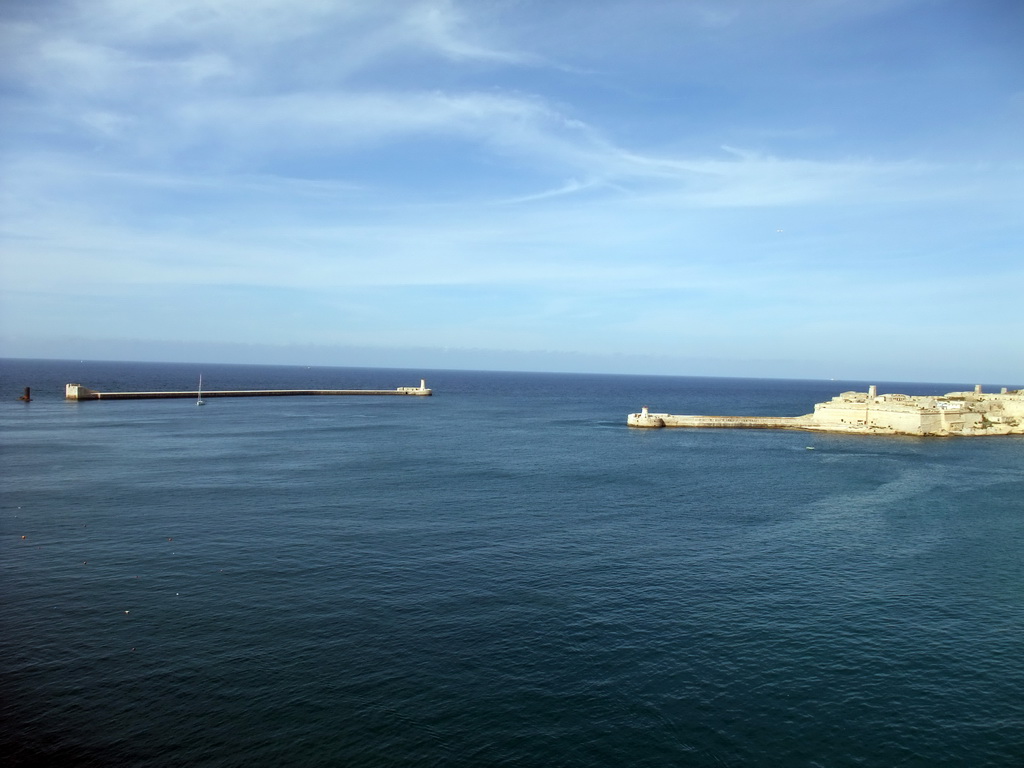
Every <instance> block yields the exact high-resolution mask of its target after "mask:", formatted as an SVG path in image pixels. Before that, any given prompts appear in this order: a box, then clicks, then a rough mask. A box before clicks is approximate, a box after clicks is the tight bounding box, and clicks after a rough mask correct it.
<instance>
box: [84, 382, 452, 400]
mask: <svg viewBox="0 0 1024 768" xmlns="http://www.w3.org/2000/svg"><path fill="white" fill-rule="evenodd" d="M200 394H202V397H203V399H204V400H205V399H207V398H214V397H295V396H303V395H306V396H309V395H333V396H337V395H353V396H354V395H372V396H400V397H401V396H405V397H428V396H430V395H432V394H433V390H431V389H428V388H427V385H426V382H425V381H420V386H418V387H398V388H397V389H220V390H217V389H214V390H205V389H204V390H203V391H202V393H200V392H199V391H198V390H195V389H193V390H178V391H170V392H98V391H97V390H95V389H90V388H89V387H83V386H82V385H81V384H67V385H66V386H65V388H64V396H65V398H66V399H68V400H161V399H168V398H182V399H184V398H191V399H193V400H196V399H198V398H199V396H200Z"/></svg>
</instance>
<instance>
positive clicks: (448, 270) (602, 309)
mask: <svg viewBox="0 0 1024 768" xmlns="http://www.w3.org/2000/svg"><path fill="white" fill-rule="evenodd" d="M0 25H2V26H0V36H2V39H0V51H2V52H0V56H2V59H3V61H2V68H0V78H2V79H0V110H2V118H3V119H2V122H0V161H2V166H0V174H2V176H0V193H2V195H3V197H2V204H0V247H2V261H0V279H2V285H0V290H2V295H0V353H2V354H6V355H8V356H23V357H69V358H103V359H149V360H184V361H197V362H203V361H207V360H216V361H227V362H265V363H285V364H316V365H383V366H393V367H431V368H491V369H509V370H523V369H525V370H563V371H574V370H578V371H593V372H636V373H665V374H680V375H728V376H755V377H756V376H765V377H783V378H833V377H834V378H840V379H867V380H871V379H875V380H881V381H884V380H890V381H892V380H902V381H907V380H911V381H964V382H973V381H975V380H977V381H984V382H991V383H1002V384H1006V385H1009V386H1024V319H1022V317H1024V313H1022V311H1021V296H1022V286H1024V251H1022V243H1024V183H1022V180H1024V46H1021V44H1020V41H1021V40H1022V39H1024V4H1021V3H1019V2H1015V1H1014V0H1005V1H1004V2H994V1H989V0H958V1H951V0H806V1H801V0H785V1H782V0H623V1H620V0H473V1H472V2H470V1H469V0H447V1H445V0H387V2H382V1H381V0H364V1H359V0H351V1H348V0H333V1H330V2H328V1H327V0H307V1H306V2H294V0H291V1H286V0H202V1H200V0H177V1H174V2H172V1H170V0H168V2H153V3H140V2H137V0H88V1H85V0H83V1H82V2H67V1H64V0H57V1H54V2H48V1H47V0H31V1H29V0H6V2H4V3H2V4H0Z"/></svg>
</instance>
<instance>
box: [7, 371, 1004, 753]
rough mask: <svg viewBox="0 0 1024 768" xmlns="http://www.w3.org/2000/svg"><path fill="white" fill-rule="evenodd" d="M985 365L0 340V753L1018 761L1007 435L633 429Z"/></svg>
mask: <svg viewBox="0 0 1024 768" xmlns="http://www.w3.org/2000/svg"><path fill="white" fill-rule="evenodd" d="M200 374H201V375H202V376H203V388H204V390H217V389H226V390H230V389H264V388H266V389H304V388H337V389H377V388H382V389H392V388H395V387H399V386H418V385H419V382H420V379H426V383H427V386H428V387H430V388H432V389H433V391H434V394H433V396H432V397H372V396H352V397H262V398H232V399H227V398H225V399H218V398H208V399H207V400H206V405H205V407H202V408H197V407H196V405H195V403H194V401H192V400H188V399H184V400H133V401H99V402H73V401H66V400H65V399H64V385H65V384H66V383H69V382H74V383H80V384H83V385H85V386H88V387H91V388H93V389H98V390H100V391H118V390H180V389H195V388H196V384H197V381H198V377H199V376H200ZM976 383H977V382H947V383H908V382H884V381H796V380H767V379H761V380H759V379H720V378H719V379H716V378H699V377H667V376H611V375H579V374H573V375H569V374H555V373H501V372H482V371H451V370H401V369H366V368H344V367H334V368H328V367H276V366H251V365H227V364H209V363H207V364H202V365H200V364H179V363H175V364H160V363H125V362H96V361H41V360H4V361H0V446H2V464H0V470H2V480H0V491H2V497H0V578H2V583H0V589H2V592H0V594H2V607H0V618H2V628H0V630H2V631H0V713H2V719H0V760H2V762H3V764H4V765H5V766H43V765H46V766H146V767H147V768H150V767H162V766H199V767H202V768H215V767H216V768H222V767H223V768H228V767H233V766H346V767H352V768H360V767H362V766H367V767H370V766H373V767H381V768H383V767H385V766H395V767H398V766H452V767H457V768H458V767H462V766H466V767H469V766H566V767H569V766H572V767H576V766H579V767H580V768H583V767H588V768H591V767H594V766H651V767H660V766H719V767H720V766H778V767H783V768H785V767H788V766H806V767H808V768H810V767H816V766H822V767H824V766H970V767H971V768H979V767H981V766H1020V765H1024V437H975V438H948V439H940V438H931V439H928V438H913V437H879V436H853V435H838V434H815V433H807V432H796V431H774V430H687V429H661V430H642V429H631V428H629V427H627V426H626V417H627V415H628V414H629V413H632V412H635V411H638V410H639V409H640V407H641V406H643V405H648V406H650V408H651V410H652V411H667V412H670V413H700V414H726V415H729V414H732V415H778V416H786V415H789V416H792V415H799V414H802V413H808V412H810V411H811V410H812V409H813V405H814V403H816V402H820V401H822V400H826V399H829V398H831V397H832V396H833V395H836V394H838V393H839V392H841V391H844V390H851V389H856V390H860V391H864V390H866V388H867V386H868V385H869V384H876V385H878V387H879V392H903V393H906V394H928V393H937V392H938V393H944V392H948V391H954V390H964V389H973V387H974V385H975V384H976ZM1001 385H1006V386H1011V387H1015V386H1020V385H1021V383H1020V382H992V383H990V384H985V387H986V388H988V387H996V386H1001ZM26 386H27V387H31V395H32V400H31V402H29V403H25V402H20V401H19V399H18V398H19V396H20V395H21V393H22V391H23V389H24V387H26Z"/></svg>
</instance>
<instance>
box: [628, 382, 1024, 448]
mask: <svg viewBox="0 0 1024 768" xmlns="http://www.w3.org/2000/svg"><path fill="white" fill-rule="evenodd" d="M626 423H627V424H628V425H629V426H631V427H641V428H647V429H660V428H662V427H690V428H697V429H804V430H810V431H814V432H843V433H847V434H859V435H912V436H938V437H946V436H951V435H1024V389H1017V390H1009V389H1007V388H1006V387H1003V388H1002V390H1001V391H1000V392H998V393H995V392H992V393H989V392H983V391H982V388H981V385H980V384H978V385H976V386H975V387H974V391H973V392H948V393H946V394H945V395H904V394H900V393H898V392H896V393H891V394H883V395H880V394H878V388H877V387H876V386H874V385H871V386H870V387H868V391H867V392H853V391H850V392H842V393H840V394H838V395H836V396H835V397H833V398H832V399H831V400H829V401H827V402H824V403H817V404H816V405H815V406H814V413H808V414H804V415H803V416H695V415H679V414H672V413H651V411H650V410H649V409H648V408H647V406H646V405H645V406H643V407H642V408H641V409H640V413H631V414H629V416H628V417H627V418H626Z"/></svg>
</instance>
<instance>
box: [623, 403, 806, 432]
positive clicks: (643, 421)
mask: <svg viewBox="0 0 1024 768" xmlns="http://www.w3.org/2000/svg"><path fill="white" fill-rule="evenodd" d="M626 423H627V424H628V425H629V426H631V427H648V428H659V427H692V428H695V429H814V427H815V424H814V421H813V419H811V418H810V417H809V416H689V415H677V414H671V413H650V412H649V411H648V410H647V408H644V409H643V410H642V411H641V412H640V413H631V414H630V415H629V418H628V419H627V420H626Z"/></svg>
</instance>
